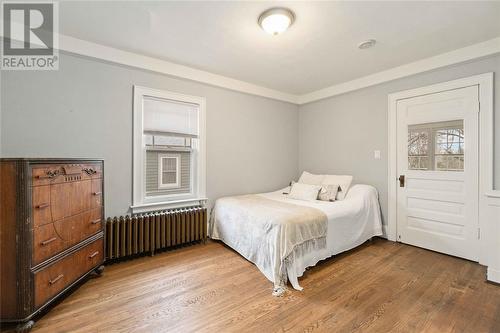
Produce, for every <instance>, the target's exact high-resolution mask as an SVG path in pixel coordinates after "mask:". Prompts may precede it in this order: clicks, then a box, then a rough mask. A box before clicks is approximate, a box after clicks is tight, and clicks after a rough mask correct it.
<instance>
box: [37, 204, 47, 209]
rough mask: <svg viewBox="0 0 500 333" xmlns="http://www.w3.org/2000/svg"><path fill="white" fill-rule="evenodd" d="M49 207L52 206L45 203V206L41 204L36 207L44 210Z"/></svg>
mask: <svg viewBox="0 0 500 333" xmlns="http://www.w3.org/2000/svg"><path fill="white" fill-rule="evenodd" d="M49 206H50V204H48V203H43V204H39V205H38V206H36V208H38V209H43V208H47V207H49Z"/></svg>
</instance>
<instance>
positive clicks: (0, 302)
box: [0, 162, 17, 318]
mask: <svg viewBox="0 0 500 333" xmlns="http://www.w3.org/2000/svg"><path fill="white" fill-rule="evenodd" d="M16 186H17V183H16V162H2V163H0V292H1V297H0V308H1V314H2V317H3V318H15V316H16V311H17V309H16V307H15V306H13V304H17V297H16V296H17V295H16V257H15V256H12V255H8V254H9V253H16V240H15V237H12V235H15V234H16V197H15V195H14V196H13V195H12V194H13V193H15V191H16Z"/></svg>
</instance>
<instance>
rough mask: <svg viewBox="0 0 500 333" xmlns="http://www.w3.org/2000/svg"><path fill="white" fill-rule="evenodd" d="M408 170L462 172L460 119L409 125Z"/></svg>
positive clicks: (462, 144) (462, 151) (461, 125)
mask: <svg viewBox="0 0 500 333" xmlns="http://www.w3.org/2000/svg"><path fill="white" fill-rule="evenodd" d="M408 170H435V171H463V170H464V122H463V120H454V121H442V122H435V123H426V124H415V125H410V126H408Z"/></svg>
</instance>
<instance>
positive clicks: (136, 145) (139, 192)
mask: <svg viewBox="0 0 500 333" xmlns="http://www.w3.org/2000/svg"><path fill="white" fill-rule="evenodd" d="M144 96H151V97H157V98H163V99H169V100H173V101H182V102H186V103H191V104H196V105H198V112H199V125H198V138H199V145H200V146H199V149H198V159H197V160H198V163H197V165H193V169H196V170H195V172H197V182H196V184H195V185H196V186H197V188H194V187H193V188H192V190H191V193H189V194H187V195H186V194H175V195H174V194H170V195H162V196H157V197H147V196H146V193H145V186H144V181H143V174H144V163H143V161H144V157H143V158H135V157H136V156H142V155H143V153H144V149H143V140H142V136H143V118H144V115H143V110H142V107H143V97H144ZM133 114H134V116H133V170H132V175H133V180H132V184H133V187H132V192H133V196H132V202H133V204H132V206H131V207H130V208H131V209H132V211H134V207H135V208H138V207H139V208H140V207H149V206H148V205H153V206H159V205H162V204H163V205H168V204H170V203H172V202H174V203H175V202H178V201H179V200H181V199H182V200H191V201H192V200H199V199H197V198H200V197H202V198H204V197H206V174H207V173H206V165H207V158H206V100H205V98H204V97H198V96H190V95H184V94H179V93H175V92H170V91H165V90H159V89H153V88H147V87H141V86H134V103H133ZM192 186H193V185H192ZM190 196H191V197H190ZM155 209H156V210H158V209H162V208H155Z"/></svg>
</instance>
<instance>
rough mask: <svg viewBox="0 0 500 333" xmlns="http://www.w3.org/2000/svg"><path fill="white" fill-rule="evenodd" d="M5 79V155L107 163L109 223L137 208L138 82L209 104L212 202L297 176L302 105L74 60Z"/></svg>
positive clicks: (7, 74) (7, 75)
mask: <svg viewBox="0 0 500 333" xmlns="http://www.w3.org/2000/svg"><path fill="white" fill-rule="evenodd" d="M0 75H1V156H2V157H96V158H97V157H99V158H104V159H105V168H106V182H105V186H106V198H105V199H106V215H107V216H114V215H120V214H125V213H127V212H128V210H129V206H130V204H131V198H132V99H133V98H132V86H133V85H134V84H137V85H141V86H146V87H151V88H158V89H165V90H170V91H174V92H179V93H184V94H190V95H196V96H204V97H206V101H207V192H208V193H207V194H208V197H209V199H210V200H211V201H213V200H214V199H216V198H218V197H220V196H225V195H232V194H242V193H252V192H263V191H270V190H275V189H277V188H279V187H284V186H286V185H287V184H288V183H289V182H290V180H291V179H295V178H296V177H297V174H298V169H297V164H298V156H297V154H298V152H297V146H298V138H297V132H298V107H297V106H295V105H292V104H288V103H282V102H278V101H273V100H269V99H266V98H261V97H256V96H250V95H246V94H242V93H237V92H233V91H228V90H225V89H220V88H216V87H211V86H208V85H203V84H199V83H195V82H190V81H186V80H180V79H174V78H171V77H168V76H165V75H160V74H155V73H151V72H146V71H142V70H138V69H132V68H128V67H124V66H119V65H115V64H110V63H105V62H101V61H97V60H92V59H88V58H82V57H78V56H74V55H68V54H61V58H60V66H59V70H58V71H46V72H43V71H24V72H22V71H7V72H2V73H1V74H0Z"/></svg>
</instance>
